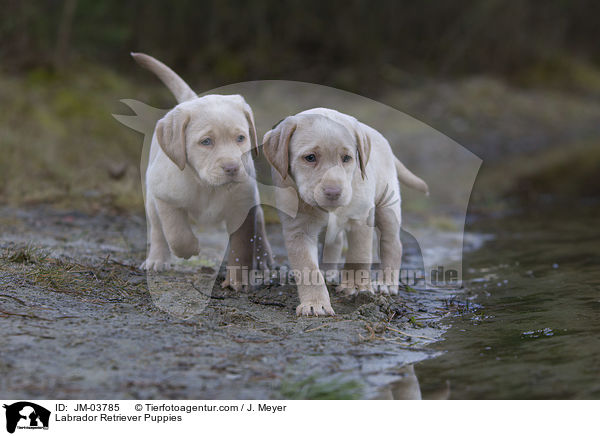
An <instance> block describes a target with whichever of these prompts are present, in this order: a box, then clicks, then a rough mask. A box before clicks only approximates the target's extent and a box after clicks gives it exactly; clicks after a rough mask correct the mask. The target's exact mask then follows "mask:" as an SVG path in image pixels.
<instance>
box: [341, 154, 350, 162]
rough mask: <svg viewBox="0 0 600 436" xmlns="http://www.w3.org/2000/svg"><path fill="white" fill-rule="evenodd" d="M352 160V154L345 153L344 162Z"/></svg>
mask: <svg viewBox="0 0 600 436" xmlns="http://www.w3.org/2000/svg"><path fill="white" fill-rule="evenodd" d="M351 160H352V156H350V155H347V154H346V155H344V157H342V162H344V163H346V162H350V161H351Z"/></svg>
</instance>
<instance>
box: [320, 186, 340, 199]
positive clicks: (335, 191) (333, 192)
mask: <svg viewBox="0 0 600 436" xmlns="http://www.w3.org/2000/svg"><path fill="white" fill-rule="evenodd" d="M323 194H325V197H327V199H328V200H337V199H338V198H340V196H341V195H342V188H337V187H331V186H328V187H325V188H323Z"/></svg>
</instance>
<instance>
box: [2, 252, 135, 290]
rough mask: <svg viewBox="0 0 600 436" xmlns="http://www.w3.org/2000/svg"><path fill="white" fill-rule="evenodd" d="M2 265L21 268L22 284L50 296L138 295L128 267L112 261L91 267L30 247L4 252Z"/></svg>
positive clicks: (106, 260) (107, 259)
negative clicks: (26, 283)
mask: <svg viewBox="0 0 600 436" xmlns="http://www.w3.org/2000/svg"><path fill="white" fill-rule="evenodd" d="M0 261H3V262H4V263H5V268H6V264H7V263H16V264H21V265H22V268H20V270H19V272H18V273H17V275H19V276H20V279H21V280H24V281H26V282H29V283H30V284H32V285H35V286H39V287H41V288H43V289H44V290H46V291H50V292H61V293H67V294H75V295H94V296H97V295H100V294H101V295H103V296H106V295H113V296H115V297H126V296H127V294H128V293H131V292H138V291H139V286H140V283H132V282H131V281H130V280H128V275H129V274H130V271H129V268H128V267H126V266H124V265H121V264H120V263H118V262H114V261H112V260H110V258H109V257H107V258H106V259H104V261H103V262H102V263H101V264H100V265H99V266H91V265H85V264H82V263H78V262H72V261H65V260H60V259H54V258H51V257H49V255H48V253H47V252H46V251H44V250H42V249H40V248H37V247H34V246H32V245H27V246H24V247H19V248H16V249H12V250H5V252H4V253H3V254H2V256H0ZM17 280H19V278H17ZM98 291H102V292H101V293H99V292H98Z"/></svg>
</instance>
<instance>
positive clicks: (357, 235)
mask: <svg viewBox="0 0 600 436" xmlns="http://www.w3.org/2000/svg"><path fill="white" fill-rule="evenodd" d="M347 237H348V252H347V253H346V263H345V264H344V268H343V270H342V272H341V284H340V286H339V287H338V289H339V290H341V291H343V292H344V293H345V294H346V295H354V294H356V293H358V292H369V293H373V287H372V285H371V264H372V260H373V227H372V226H370V225H369V224H368V223H367V222H366V221H358V220H352V221H350V226H349V229H348V232H347Z"/></svg>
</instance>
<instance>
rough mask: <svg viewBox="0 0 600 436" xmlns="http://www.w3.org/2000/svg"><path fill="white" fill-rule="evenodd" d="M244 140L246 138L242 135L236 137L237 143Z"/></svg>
mask: <svg viewBox="0 0 600 436" xmlns="http://www.w3.org/2000/svg"><path fill="white" fill-rule="evenodd" d="M244 139H246V137H245V136H244V135H240V136H238V137H237V142H244Z"/></svg>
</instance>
